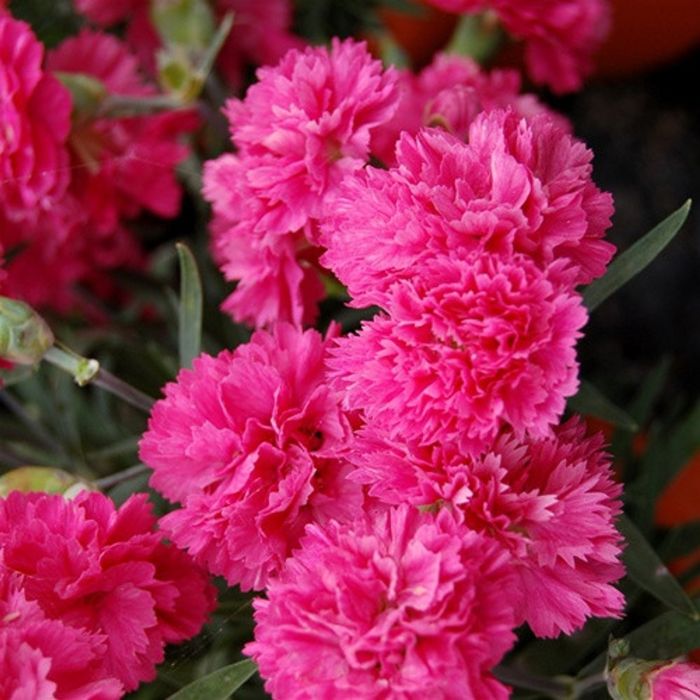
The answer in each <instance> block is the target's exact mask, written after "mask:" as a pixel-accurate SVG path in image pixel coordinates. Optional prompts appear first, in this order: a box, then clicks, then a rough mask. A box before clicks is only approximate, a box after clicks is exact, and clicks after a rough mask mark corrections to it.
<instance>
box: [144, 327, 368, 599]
mask: <svg viewBox="0 0 700 700" xmlns="http://www.w3.org/2000/svg"><path fill="white" fill-rule="evenodd" d="M327 344H328V341H327V340H323V339H322V338H321V336H320V335H319V334H318V333H317V332H316V331H307V332H305V333H302V332H301V331H298V330H295V329H294V328H293V327H292V326H290V325H286V324H283V325H280V326H278V327H277V328H276V329H275V332H274V333H273V334H270V333H267V332H264V331H258V332H257V333H255V334H254V335H253V338H252V339H251V341H250V343H248V344H247V345H243V346H240V347H238V348H237V349H236V350H235V351H234V352H229V351H223V352H222V353H220V354H219V355H218V356H217V357H210V356H208V355H202V356H201V357H199V358H198V359H197V360H195V361H194V366H193V369H192V370H182V371H181V372H180V374H179V375H178V378H177V381H176V382H175V383H171V384H168V385H167V386H166V387H165V398H164V399H162V400H161V401H159V402H158V403H157V404H156V405H155V407H154V408H153V412H152V414H151V418H150V421H149V429H148V431H147V432H146V434H145V435H144V437H143V439H142V441H141V458H142V459H143V460H144V462H146V463H147V464H148V465H149V466H151V467H152V468H153V470H154V473H153V477H152V479H151V483H152V485H153V486H154V488H156V489H158V490H159V491H160V492H161V493H163V494H164V495H165V497H166V498H168V499H170V500H172V501H180V502H181V503H183V508H181V509H179V510H176V511H174V512H172V513H170V514H169V515H167V516H166V517H165V518H164V519H163V520H162V521H161V526H162V527H163V529H164V530H165V531H166V532H167V533H168V536H169V537H170V538H171V539H172V540H173V541H174V542H175V543H176V544H178V545H179V546H181V547H185V548H187V549H188V550H189V551H190V553H191V554H192V555H193V556H194V558H195V559H196V560H197V561H200V562H202V563H203V564H205V565H206V566H207V567H208V568H209V570H210V571H211V572H212V573H215V574H221V575H223V576H225V577H226V579H227V580H228V582H229V583H230V584H232V585H233V584H236V583H239V584H240V585H241V587H242V588H243V589H251V588H254V589H261V588H264V587H265V585H266V584H267V583H268V581H269V579H270V577H272V576H274V575H275V574H277V573H278V571H279V569H280V568H281V566H282V564H283V562H284V561H285V559H286V558H287V557H288V556H289V554H290V553H291V550H292V548H293V547H295V546H296V544H297V542H298V540H299V537H300V536H301V534H302V533H303V530H304V526H305V525H306V524H307V523H309V522H311V521H321V522H323V521H325V520H327V519H329V518H331V517H333V518H337V519H347V518H349V517H352V516H353V514H354V513H355V511H356V510H358V509H359V508H360V507H361V505H362V494H361V491H360V487H359V486H357V485H355V484H353V483H352V482H350V481H348V480H347V479H346V476H347V474H348V472H349V471H350V469H351V467H350V465H348V464H346V463H345V462H344V461H343V459H342V456H343V455H344V453H345V452H346V451H347V449H348V446H349V442H350V440H351V438H352V432H351V428H350V424H349V422H348V419H347V418H346V416H345V415H344V413H343V411H342V410H341V409H340V407H339V406H338V401H337V398H336V397H335V395H334V393H333V392H332V391H331V389H330V388H329V386H328V385H327V383H326V379H325V373H324V361H325V355H326V348H327Z"/></svg>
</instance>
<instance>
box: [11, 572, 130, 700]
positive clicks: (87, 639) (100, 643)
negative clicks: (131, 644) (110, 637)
mask: <svg viewBox="0 0 700 700" xmlns="http://www.w3.org/2000/svg"><path fill="white" fill-rule="evenodd" d="M19 581H20V578H19V577H17V576H13V575H10V574H8V573H7V572H3V573H2V574H0V697H1V698H3V699H4V700H118V698H121V697H122V696H123V694H124V688H123V687H122V684H121V683H120V682H119V681H118V680H117V679H116V678H114V677H109V676H108V675H107V673H106V672H105V669H104V668H103V666H104V664H103V657H104V655H105V652H106V640H105V637H104V636H103V635H99V634H93V633H90V632H88V631H87V630H85V629H80V628H76V627H71V626H70V625H68V624H66V623H64V622H63V621H61V620H54V619H50V618H48V617H47V616H46V615H45V614H44V612H43V611H42V609H41V607H40V606H39V604H38V603H36V602H35V601H30V600H27V599H26V597H25V595H24V593H23V591H22V590H21V585H20V583H19Z"/></svg>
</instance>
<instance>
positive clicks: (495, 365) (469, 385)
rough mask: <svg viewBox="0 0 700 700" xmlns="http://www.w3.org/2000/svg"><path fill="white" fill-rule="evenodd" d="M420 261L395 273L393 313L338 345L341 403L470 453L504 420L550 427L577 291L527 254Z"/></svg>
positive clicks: (580, 314) (571, 337) (572, 387)
mask: <svg viewBox="0 0 700 700" xmlns="http://www.w3.org/2000/svg"><path fill="white" fill-rule="evenodd" d="M556 267H559V266H557V265H556V264H553V265H552V268H556ZM416 272H417V274H416V279H415V281H414V282H408V281H401V282H397V283H395V285H394V287H393V288H392V290H391V295H390V296H389V297H388V298H387V300H386V304H385V308H386V309H387V311H388V313H389V315H388V316H387V315H380V316H378V317H375V318H374V319H373V320H372V321H370V322H368V323H365V324H364V325H363V327H362V329H361V330H360V332H359V333H358V334H356V335H353V336H348V337H345V338H342V339H340V340H339V341H338V344H337V347H336V348H334V350H333V352H332V357H331V360H330V362H329V365H330V368H331V376H332V377H333V379H334V381H335V383H336V386H337V388H338V390H339V391H340V392H342V394H343V396H344V401H345V405H346V406H347V407H348V408H350V409H354V410H361V411H363V413H364V416H365V419H366V420H367V422H368V423H372V424H376V425H377V426H380V427H381V428H382V429H383V430H386V431H388V433H389V434H390V435H391V437H392V438H396V439H399V438H400V436H403V437H406V438H411V439H415V440H416V441H417V442H419V443H422V444H430V443H432V442H436V441H438V442H445V441H448V442H450V441H454V442H455V444H456V445H458V446H459V449H461V450H465V451H468V452H470V453H472V454H474V453H477V452H479V451H481V450H482V449H483V448H484V447H485V446H487V445H488V444H489V443H490V442H491V441H492V440H493V439H494V438H495V436H496V435H497V434H498V432H499V431H500V430H501V428H502V427H504V426H512V428H513V430H514V431H515V433H516V434H517V435H519V436H522V435H525V434H528V435H531V436H545V435H547V434H549V432H550V429H551V426H552V425H553V424H554V423H556V422H557V421H558V420H559V417H560V416H561V414H562V412H563V411H564V407H565V400H566V397H568V396H571V395H573V394H574V393H575V392H576V389H577V388H578V379H577V374H578V364H577V362H576V351H575V344H576V340H577V339H578V338H579V337H580V335H581V334H580V332H579V329H580V328H581V327H582V326H583V325H584V323H585V321H586V311H585V309H584V307H583V305H582V302H581V298H580V297H579V296H578V295H577V294H574V293H573V292H571V291H569V289H568V288H566V287H559V286H557V285H555V284H553V283H552V282H551V280H550V279H549V278H548V276H547V274H546V273H545V272H543V271H541V270H540V269H539V268H538V267H537V266H536V265H535V264H534V263H533V262H532V261H531V260H528V259H527V258H526V257H524V256H522V255H517V256H513V257H511V258H501V257H500V256H496V255H487V254H482V255H480V256H478V257H476V258H475V259H473V260H471V261H461V260H459V259H457V258H454V259H450V258H446V257H442V258H439V259H436V260H435V261H433V262H432V263H426V264H425V265H424V266H423V267H422V268H421V269H420V270H417V271H416ZM554 276H555V277H556V275H554Z"/></svg>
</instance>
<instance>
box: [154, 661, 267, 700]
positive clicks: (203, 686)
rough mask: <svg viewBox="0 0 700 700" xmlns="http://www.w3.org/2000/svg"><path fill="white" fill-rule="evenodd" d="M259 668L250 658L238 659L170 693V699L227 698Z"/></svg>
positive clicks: (214, 699) (224, 699)
mask: <svg viewBox="0 0 700 700" xmlns="http://www.w3.org/2000/svg"><path fill="white" fill-rule="evenodd" d="M257 670H258V667H257V666H256V665H255V662H253V661H251V660H250V659H244V660H243V661H237V662H236V663H235V664H230V665H229V666H224V667H223V668H219V669H217V670H216V671H213V672H212V673H209V674H207V675H206V676H204V677H203V678H198V679H197V680H196V681H193V682H192V683H190V684H189V685H186V686H185V687H184V688H181V689H180V690H178V691H177V692H176V693H173V694H172V695H170V696H169V697H168V700H227V699H228V698H229V697H231V694H232V693H234V692H235V691H236V690H238V689H239V688H240V687H241V686H242V685H243V684H244V683H245V682H246V681H247V680H248V679H249V678H250V677H251V676H252V675H253V674H254V673H255V672H256V671H257Z"/></svg>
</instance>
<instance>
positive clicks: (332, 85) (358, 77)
mask: <svg viewBox="0 0 700 700" xmlns="http://www.w3.org/2000/svg"><path fill="white" fill-rule="evenodd" d="M257 75H258V82H257V83H255V84H254V85H252V86H251V87H250V88H249V89H248V93H247V95H246V97H245V100H238V99H232V100H229V102H228V103H227V105H226V115H227V117H228V119H229V121H230V122H231V135H232V138H233V141H234V143H235V144H236V146H237V147H238V149H239V151H240V154H241V157H242V158H245V159H246V166H247V168H246V181H247V185H248V186H249V187H250V188H251V190H252V191H253V192H254V193H255V194H256V195H257V196H258V197H259V198H260V199H261V200H262V201H263V202H264V208H265V213H264V215H263V216H262V217H261V218H260V220H259V228H260V230H264V231H266V232H269V233H280V234H286V233H288V232H290V231H296V230H298V229H300V228H302V227H304V226H306V225H307V223H308V221H309V219H311V218H318V217H319V216H320V215H321V213H322V211H323V205H324V201H325V197H326V194H327V193H328V192H329V191H331V190H333V188H335V187H336V186H337V185H338V183H339V182H340V180H341V178H342V177H343V175H345V174H346V173H349V172H353V171H355V170H358V169H359V168H361V167H363V166H364V164H365V163H366V161H367V158H368V150H369V140H370V134H371V131H372V128H373V127H375V126H377V125H378V124H380V123H382V122H384V121H386V120H387V119H389V118H390V117H391V115H392V114H393V113H394V110H395V109H396V100H397V91H396V77H395V75H394V72H393V71H392V70H391V69H390V70H388V71H383V70H382V66H381V63H379V61H376V60H374V59H373V58H372V57H371V56H370V55H369V53H368V52H367V48H366V46H365V44H363V43H360V44H358V43H355V42H354V41H351V40H347V41H343V42H341V41H339V40H337V39H334V40H333V43H332V45H331V49H330V51H329V50H328V49H326V48H324V47H317V48H307V49H306V50H305V51H303V52H301V51H290V52H288V53H287V54H286V55H285V56H284V58H283V59H282V60H281V61H280V63H279V64H278V65H277V66H275V67H273V68H272V67H270V68H261V69H260V70H258V73H257ZM231 218H232V219H238V218H240V217H239V216H238V215H237V214H236V212H232V216H231Z"/></svg>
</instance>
